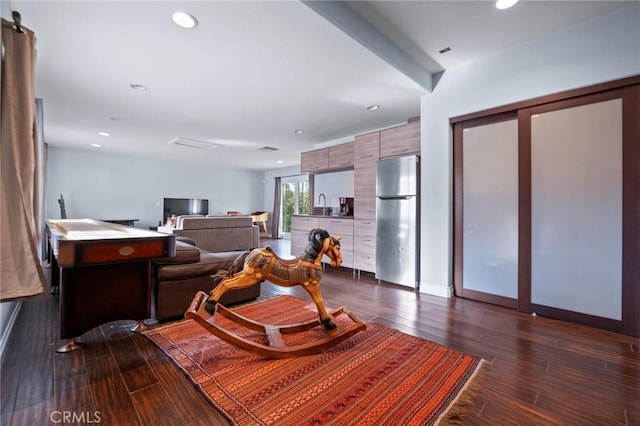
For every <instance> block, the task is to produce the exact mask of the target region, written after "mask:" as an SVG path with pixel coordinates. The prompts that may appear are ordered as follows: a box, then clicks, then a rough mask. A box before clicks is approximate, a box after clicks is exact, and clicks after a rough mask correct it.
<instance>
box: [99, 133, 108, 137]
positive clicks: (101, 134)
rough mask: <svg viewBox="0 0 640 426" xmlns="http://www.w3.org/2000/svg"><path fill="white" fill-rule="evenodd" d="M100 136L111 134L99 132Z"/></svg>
mask: <svg viewBox="0 0 640 426" xmlns="http://www.w3.org/2000/svg"><path fill="white" fill-rule="evenodd" d="M98 134H99V135H100V136H109V133H107V132H98Z"/></svg>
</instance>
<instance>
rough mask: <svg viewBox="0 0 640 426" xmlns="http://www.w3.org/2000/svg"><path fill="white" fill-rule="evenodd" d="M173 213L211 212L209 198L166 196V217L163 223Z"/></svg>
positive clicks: (203, 213)
mask: <svg viewBox="0 0 640 426" xmlns="http://www.w3.org/2000/svg"><path fill="white" fill-rule="evenodd" d="M172 214H175V215H176V216H180V215H184V214H201V215H208V214H209V200H205V199H202V198H165V199H164V217H163V218H162V223H166V222H167V218H168V217H171V215H172Z"/></svg>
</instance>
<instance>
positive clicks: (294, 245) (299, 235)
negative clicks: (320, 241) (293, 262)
mask: <svg viewBox="0 0 640 426" xmlns="http://www.w3.org/2000/svg"><path fill="white" fill-rule="evenodd" d="M314 228H318V218H317V217H315V216H304V215H302V216H300V215H293V216H291V255H292V256H295V257H299V256H300V255H301V254H302V253H303V252H304V249H305V248H306V247H307V245H308V244H309V231H311V230H312V229H314Z"/></svg>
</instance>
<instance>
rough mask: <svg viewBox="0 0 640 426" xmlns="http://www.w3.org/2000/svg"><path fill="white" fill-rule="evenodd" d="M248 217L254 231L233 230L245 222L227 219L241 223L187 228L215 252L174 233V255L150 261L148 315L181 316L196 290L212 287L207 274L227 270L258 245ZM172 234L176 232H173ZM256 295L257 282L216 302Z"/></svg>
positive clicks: (229, 302) (160, 317)
mask: <svg viewBox="0 0 640 426" xmlns="http://www.w3.org/2000/svg"><path fill="white" fill-rule="evenodd" d="M186 219H187V218H185V220H186ZM190 219H191V218H190ZM194 219H195V218H194ZM203 219H205V218H203ZM248 220H249V222H247V223H248V226H249V229H255V231H253V230H251V231H250V232H247V231H246V230H241V229H234V228H239V227H242V226H245V225H243V223H240V222H230V221H225V222H226V225H231V224H235V225H242V226H224V225H225V224H220V223H219V224H220V226H222V227H218V228H215V227H214V228H192V229H190V230H191V231H193V232H191V234H192V235H195V237H196V238H199V239H200V240H201V241H203V242H204V244H205V245H206V246H207V247H210V248H213V249H214V250H216V249H218V251H210V250H208V249H205V248H204V247H203V246H202V245H201V243H200V241H198V240H196V239H195V238H191V237H186V236H177V237H176V256H175V257H171V258H161V259H154V261H153V262H152V263H153V281H152V283H153V304H152V318H153V319H154V320H158V321H164V320H169V319H177V318H181V317H183V316H184V313H185V311H186V310H187V309H188V308H189V305H190V304H191V301H192V300H193V297H194V296H195V294H196V293H197V292H198V291H204V292H206V293H209V292H210V291H211V290H213V288H214V287H215V286H216V283H215V282H214V280H213V279H212V278H211V275H213V274H216V273H217V272H218V271H220V270H228V269H229V268H230V267H231V265H232V264H233V261H234V260H235V259H236V258H237V257H238V256H239V255H241V254H242V253H244V252H245V251H246V250H249V249H252V248H255V247H258V246H259V241H260V240H259V236H256V234H257V233H258V228H257V227H256V226H253V222H252V221H251V217H248ZM214 222H219V221H214ZM202 223H203V224H204V223H205V222H202ZM209 224H211V223H209ZM191 226H196V225H195V224H192V225H191ZM205 229H208V230H205ZM174 234H177V233H176V232H175V231H174ZM216 234H217V236H218V238H216ZM258 296H260V284H256V285H255V286H253V287H250V288H247V289H241V290H232V291H229V292H227V293H225V295H224V296H223V297H222V299H220V303H222V304H223V305H225V306H228V305H233V304H237V303H241V302H246V301H250V300H253V299H255V298H257V297H258Z"/></svg>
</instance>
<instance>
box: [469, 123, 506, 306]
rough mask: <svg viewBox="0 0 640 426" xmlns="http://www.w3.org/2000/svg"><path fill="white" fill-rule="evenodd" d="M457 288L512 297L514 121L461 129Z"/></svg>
mask: <svg viewBox="0 0 640 426" xmlns="http://www.w3.org/2000/svg"><path fill="white" fill-rule="evenodd" d="M462 167H463V169H462V176H463V178H462V185H463V186H462V187H463V189H462V192H463V208H464V213H463V228H464V232H463V252H462V277H463V278H462V280H463V288H464V289H469V290H476V291H481V292H484V293H489V294H494V295H498V296H503V297H509V298H514V299H517V297H518V123H517V120H509V121H502V122H499V123H493V124H488V125H484V126H478V127H472V128H469V129H465V130H464V133H463V142H462Z"/></svg>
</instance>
